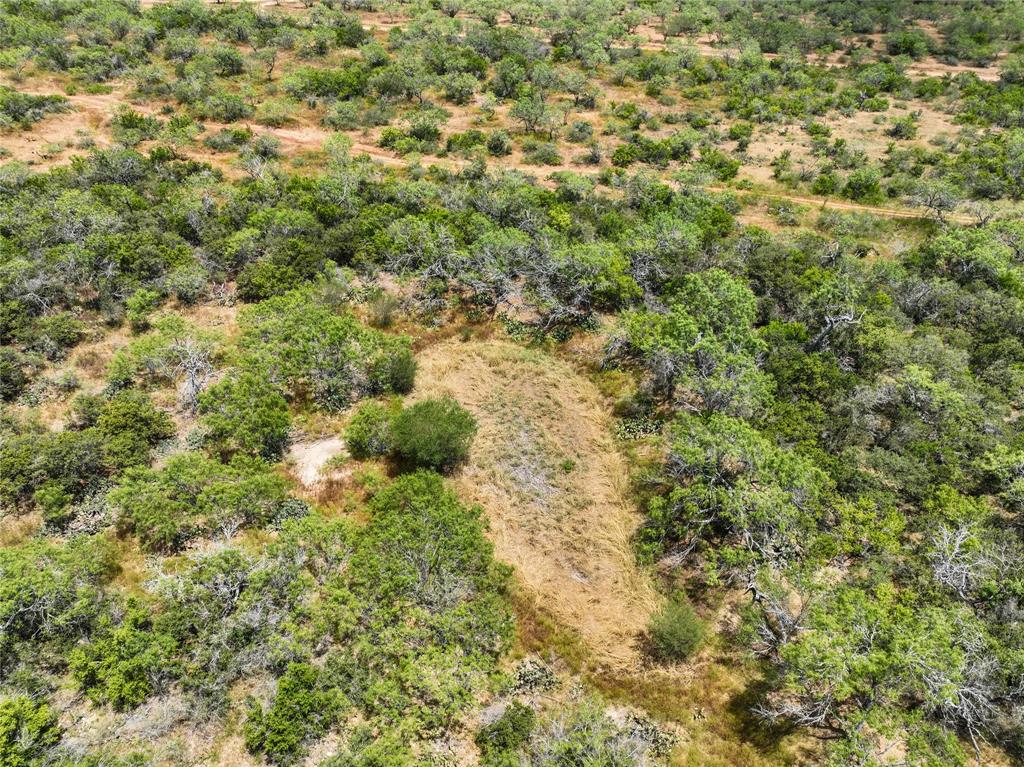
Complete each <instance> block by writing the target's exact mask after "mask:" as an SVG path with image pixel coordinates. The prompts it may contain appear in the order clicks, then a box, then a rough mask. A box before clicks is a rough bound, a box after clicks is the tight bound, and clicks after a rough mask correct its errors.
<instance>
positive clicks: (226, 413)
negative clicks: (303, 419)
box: [199, 371, 291, 460]
mask: <svg viewBox="0 0 1024 767" xmlns="http://www.w3.org/2000/svg"><path fill="white" fill-rule="evenodd" d="M199 412H200V413H201V414H202V422H203V425H204V426H206V428H207V429H208V430H209V437H208V444H209V446H210V448H211V449H212V450H213V451H214V452H216V453H218V454H219V455H221V456H222V457H230V456H232V455H235V454H237V453H242V454H245V455H252V456H259V457H263V458H266V459H268V460H277V459H278V458H280V457H281V455H282V454H283V453H284V451H285V449H286V448H287V447H288V440H289V437H288V432H289V429H290V427H291V416H290V415H289V413H288V403H287V402H286V401H285V399H284V397H283V396H281V393H280V392H279V391H278V390H277V388H276V387H274V386H273V385H272V384H271V383H270V382H269V381H268V380H267V377H266V375H260V374H259V373H255V372H249V371H242V372H239V373H236V374H234V375H231V376H229V377H228V378H225V379H224V380H223V381H221V382H220V383H217V384H215V385H214V386H211V387H210V388H209V389H208V390H207V391H206V392H204V393H203V394H202V395H201V396H200V398H199Z"/></svg>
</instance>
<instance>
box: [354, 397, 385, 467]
mask: <svg viewBox="0 0 1024 767" xmlns="http://www.w3.org/2000/svg"><path fill="white" fill-rule="evenodd" d="M395 414H396V413H395V409H394V408H388V407H386V406H385V405H382V404H380V403H379V402H364V403H363V404H362V405H360V406H359V409H358V410H356V412H355V414H354V415H353V416H352V420H351V421H349V424H348V427H347V428H346V429H345V443H346V444H347V445H348V451H349V452H350V453H351V454H352V455H353V457H355V458H371V457H374V456H382V455H388V454H389V453H390V452H391V448H392V438H391V423H392V421H393V420H394V417H395Z"/></svg>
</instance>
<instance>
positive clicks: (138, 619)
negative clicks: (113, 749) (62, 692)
mask: <svg viewBox="0 0 1024 767" xmlns="http://www.w3.org/2000/svg"><path fill="white" fill-rule="evenodd" d="M174 650H175V646H174V640H173V639H172V638H171V637H169V636H167V635H166V634H161V633H158V632H154V631H152V626H151V625H150V618H149V615H148V613H147V612H146V611H144V610H141V609H133V610H130V611H129V612H128V614H127V615H126V616H125V618H124V620H123V621H122V623H121V625H119V626H116V627H115V626H112V625H109V623H106V622H104V624H102V625H101V628H100V630H99V631H98V632H97V634H96V636H94V637H93V638H92V640H91V641H90V642H89V643H88V644H85V645H81V646H79V647H76V648H75V650H74V651H73V652H72V653H71V657H70V659H69V660H70V663H69V665H70V667H71V674H72V676H73V677H74V679H75V681H76V682H77V683H78V684H79V686H80V687H81V688H82V690H83V691H84V692H86V694H88V695H89V697H90V698H91V699H92V700H93V701H94V702H95V703H110V704H111V705H112V706H113V707H114V709H116V710H119V711H121V710H124V709H128V708H133V707H135V706H137V705H139V704H140V703H142V702H143V701H144V700H146V698H148V697H149V696H150V695H151V694H153V692H155V691H156V689H157V687H158V685H159V682H160V681H161V680H162V679H163V678H165V677H167V676H169V674H170V670H171V664H172V660H171V659H172V657H173V653H174Z"/></svg>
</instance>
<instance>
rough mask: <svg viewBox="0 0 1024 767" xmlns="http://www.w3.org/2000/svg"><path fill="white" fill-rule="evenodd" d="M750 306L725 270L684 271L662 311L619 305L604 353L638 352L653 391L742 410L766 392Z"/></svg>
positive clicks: (697, 406)
mask: <svg viewBox="0 0 1024 767" xmlns="http://www.w3.org/2000/svg"><path fill="white" fill-rule="evenodd" d="M695 307H700V310H699V311H697V310H696V308H695ZM755 311H756V302H755V298H754V295H753V293H752V292H751V291H750V289H749V288H748V287H747V286H746V285H745V284H743V282H741V281H740V280H738V279H736V278H735V277H732V276H730V275H729V274H727V273H726V272H724V271H722V270H718V269H715V270H710V271H707V272H702V273H700V274H691V275H686V276H685V277H684V278H683V281H682V285H681V286H680V288H679V289H678V290H677V291H676V292H675V293H674V294H672V295H670V296H668V297H667V306H666V307H665V308H664V309H663V310H661V311H651V310H632V311H627V312H624V313H623V317H622V333H621V335H620V336H618V337H617V339H615V340H614V341H613V342H612V345H611V347H610V349H609V352H610V353H611V355H612V356H615V355H624V356H625V357H626V358H630V357H633V358H637V359H639V360H640V361H641V362H642V363H643V364H644V366H645V367H646V368H647V370H648V371H649V372H650V374H651V380H652V384H653V387H654V389H655V391H657V392H658V393H660V394H662V395H663V396H667V397H669V398H671V399H674V400H678V401H679V403H680V404H684V405H685V406H686V407H687V408H688V409H690V410H694V411H697V412H729V413H737V414H741V415H742V414H749V413H751V412H753V411H755V410H756V409H758V408H759V407H760V406H761V404H762V403H763V402H764V401H765V398H766V396H767V393H768V389H767V387H768V382H767V380H766V379H765V377H764V374H763V373H761V371H759V370H758V367H757V355H758V354H759V353H760V351H761V349H762V342H761V341H760V339H759V338H758V337H757V335H756V334H755V333H754V331H753V327H752V323H753V320H754V315H755Z"/></svg>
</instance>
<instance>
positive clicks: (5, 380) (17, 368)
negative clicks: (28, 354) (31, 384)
mask: <svg viewBox="0 0 1024 767" xmlns="http://www.w3.org/2000/svg"><path fill="white" fill-rule="evenodd" d="M25 367H26V360H25V358H24V356H23V355H21V354H19V353H18V352H16V351H15V350H14V349H0V400H2V401H5V402H9V401H11V400H15V399H17V398H18V395H19V394H21V393H22V391H24V390H25V387H26V386H28V375H27V374H26V372H25Z"/></svg>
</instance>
